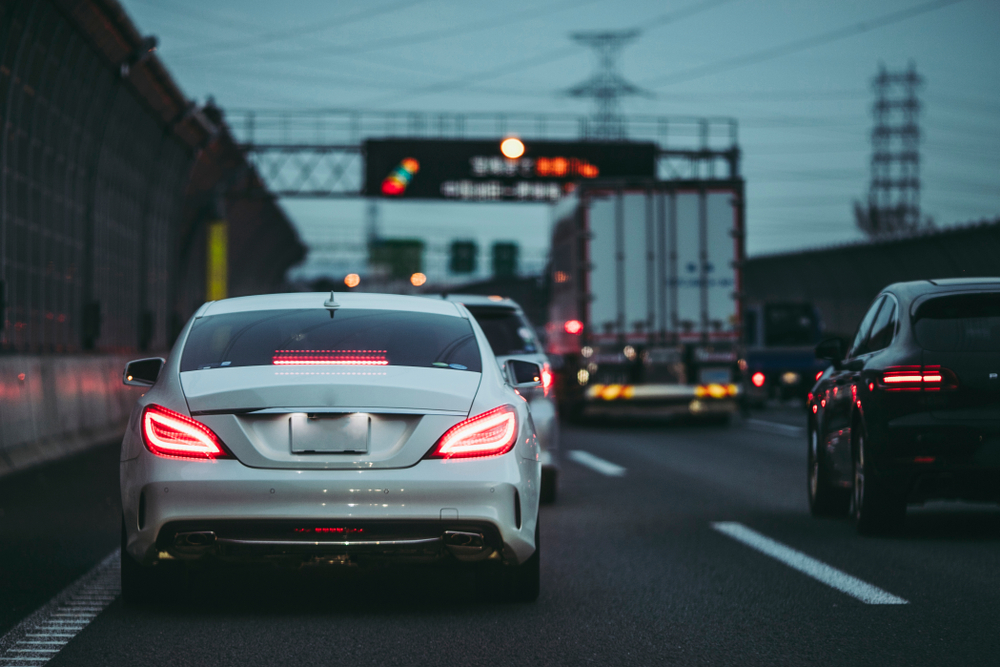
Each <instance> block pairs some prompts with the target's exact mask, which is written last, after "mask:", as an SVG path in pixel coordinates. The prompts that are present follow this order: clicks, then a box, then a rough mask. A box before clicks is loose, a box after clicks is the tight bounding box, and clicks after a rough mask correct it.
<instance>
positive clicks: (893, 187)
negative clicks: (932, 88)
mask: <svg viewBox="0 0 1000 667" xmlns="http://www.w3.org/2000/svg"><path fill="white" fill-rule="evenodd" d="M922 84H923V78H922V77H921V76H920V75H919V74H917V70H916V66H915V65H914V64H913V63H910V66H909V68H908V69H907V70H905V71H898V72H889V71H887V70H886V69H885V66H884V65H882V66H880V68H879V73H878V75H876V76H875V78H873V79H872V87H873V88H874V90H875V104H874V105H873V106H872V115H873V118H874V127H873V128H872V137H871V140H872V160H871V182H870V184H869V187H868V208H867V211H865V210H863V209H862V208H861V207H857V222H858V226H859V227H860V228H861V230H862V231H864V232H865V233H866V234H868V235H869V236H872V237H885V236H901V235H906V234H910V233H913V232H915V231H917V230H919V229H920V228H921V227H922V226H923V223H922V222H921V217H920V124H919V115H920V100H919V99H918V98H917V89H918V88H919V87H920V86H921V85H922Z"/></svg>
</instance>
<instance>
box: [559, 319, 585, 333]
mask: <svg viewBox="0 0 1000 667" xmlns="http://www.w3.org/2000/svg"><path fill="white" fill-rule="evenodd" d="M563 329H564V330H565V331H566V333H568V334H573V335H574V336H579V335H580V334H581V333H583V322H581V321H580V320H568V321H567V322H566V323H565V324H563Z"/></svg>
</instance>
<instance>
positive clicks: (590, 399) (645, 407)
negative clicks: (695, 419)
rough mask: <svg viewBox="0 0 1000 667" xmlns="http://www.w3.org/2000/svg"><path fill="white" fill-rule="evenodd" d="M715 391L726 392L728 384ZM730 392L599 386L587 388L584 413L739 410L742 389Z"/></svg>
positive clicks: (721, 412)
mask: <svg viewBox="0 0 1000 667" xmlns="http://www.w3.org/2000/svg"><path fill="white" fill-rule="evenodd" d="M711 387H712V391H718V392H725V391H726V390H725V386H723V385H718V390H716V389H715V386H714V385H711ZM729 393H730V395H725V396H711V395H707V391H706V388H704V387H694V386H690V385H670V384H662V385H658V384H645V385H642V384H639V385H600V384H595V385H591V386H590V387H588V388H587V391H586V394H585V402H584V414H586V415H591V416H605V415H606V416H631V415H636V416H639V415H650V416H676V415H693V416H713V415H730V414H734V413H735V412H737V411H738V409H739V402H738V401H739V396H740V394H741V390H740V388H739V387H738V386H736V385H731V389H730V390H729Z"/></svg>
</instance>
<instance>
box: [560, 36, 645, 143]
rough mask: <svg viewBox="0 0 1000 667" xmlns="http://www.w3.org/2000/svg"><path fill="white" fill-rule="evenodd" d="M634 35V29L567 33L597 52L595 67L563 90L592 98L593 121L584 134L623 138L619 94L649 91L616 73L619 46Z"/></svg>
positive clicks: (630, 39) (618, 139)
mask: <svg viewBox="0 0 1000 667" xmlns="http://www.w3.org/2000/svg"><path fill="white" fill-rule="evenodd" d="M638 36H639V31H638V30H621V31H618V32H577V33H573V34H571V35H570V38H572V39H573V40H575V41H577V42H579V43H581V44H584V45H586V46H589V47H590V48H592V49H593V50H594V53H595V54H596V55H597V70H596V71H595V72H594V74H593V75H592V76H591V77H590V78H589V79H587V80H586V81H584V82H583V83H580V84H577V85H576V86H573V87H572V88H570V89H569V90H568V91H567V92H568V93H569V94H570V95H572V96H573V97H591V98H593V99H594V115H593V124H592V126H591V127H589V128H588V131H587V136H588V138H591V139H602V140H607V141H620V140H622V139H625V121H624V117H623V116H622V112H621V98H622V97H625V96H626V95H648V94H649V93H647V92H646V91H645V90H643V89H642V88H639V87H638V86H636V85H634V84H632V83H630V82H629V81H627V80H626V79H625V78H624V77H623V76H622V75H621V74H619V73H618V55H619V53H620V52H621V50H622V47H624V46H625V45H626V44H627V43H629V42H631V41H632V40H634V39H635V38H636V37H638Z"/></svg>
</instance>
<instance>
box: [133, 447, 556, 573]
mask: <svg viewBox="0 0 1000 667" xmlns="http://www.w3.org/2000/svg"><path fill="white" fill-rule="evenodd" d="M540 468H541V464H540V463H539V462H538V461H533V460H528V459H523V458H520V457H518V456H516V454H515V453H514V452H511V453H510V454H507V455H504V456H501V457H497V458H494V459H483V460H465V461H436V460H435V461H421V462H420V463H418V464H417V465H415V466H412V467H410V468H404V469H390V470H362V471H358V470H274V469H259V468H249V467H247V466H244V465H243V464H241V463H239V462H238V461H232V460H225V461H214V462H205V461H192V462H187V461H180V460H173V459H164V458H159V457H156V456H154V455H152V454H149V453H148V452H143V453H142V454H141V455H140V456H139V457H138V458H136V459H132V460H130V461H125V462H122V464H121V480H122V507H123V511H124V516H125V524H126V534H127V540H128V542H127V549H128V552H129V553H130V554H131V555H132V556H133V557H134V558H136V559H137V560H139V561H140V562H144V563H151V562H153V561H155V560H157V559H160V558H178V557H183V556H184V555H185V554H183V553H181V552H179V551H177V549H176V548H175V542H176V536H177V534H179V533H192V532H206V533H212V534H213V536H212V537H208V536H206V538H205V539H206V540H207V541H209V542H210V543H211V547H212V548H209V549H202V548H198V549H193V550H189V552H190V553H188V554H187V555H188V556H190V557H192V558H195V559H197V558H200V557H219V558H222V559H224V560H260V558H261V557H266V556H283V555H284V556H299V557H302V558H306V559H308V558H314V557H324V556H328V555H329V556H338V555H346V556H350V557H352V558H353V557H355V556H357V557H376V556H377V557H391V556H393V555H395V556H398V557H400V558H410V557H412V556H419V559H423V558H424V557H426V556H428V555H429V554H430V553H431V552H433V553H436V554H437V555H438V556H441V557H447V556H449V555H454V550H452V549H449V548H448V545H447V544H446V543H445V541H444V536H445V533H446V532H447V531H458V532H472V533H479V534H481V535H482V539H483V541H484V543H485V544H486V546H488V547H489V548H490V549H492V550H493V551H495V553H496V556H495V557H497V558H501V559H503V560H505V561H509V562H515V563H520V562H523V561H525V560H527V558H529V557H530V556H531V554H532V553H533V552H534V549H535V544H534V530H535V522H536V520H537V513H538V486H539V483H540ZM400 526H406V528H405V529H402V528H400ZM296 529H300V530H298V531H296ZM316 529H327V530H321V531H317V530H316ZM341 529H342V530H341ZM225 540H230V541H228V542H227V541H225ZM413 540H418V541H419V540H424V542H421V543H414V542H413ZM427 540H430V541H432V542H434V543H433V544H432V543H431V542H427ZM260 541H264V542H267V541H270V542H273V544H270V545H268V544H253V542H260ZM289 541H291V542H295V544H279V543H281V542H289ZM374 542H380V543H381V544H374ZM181 546H184V545H181ZM188 546H200V545H188Z"/></svg>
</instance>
